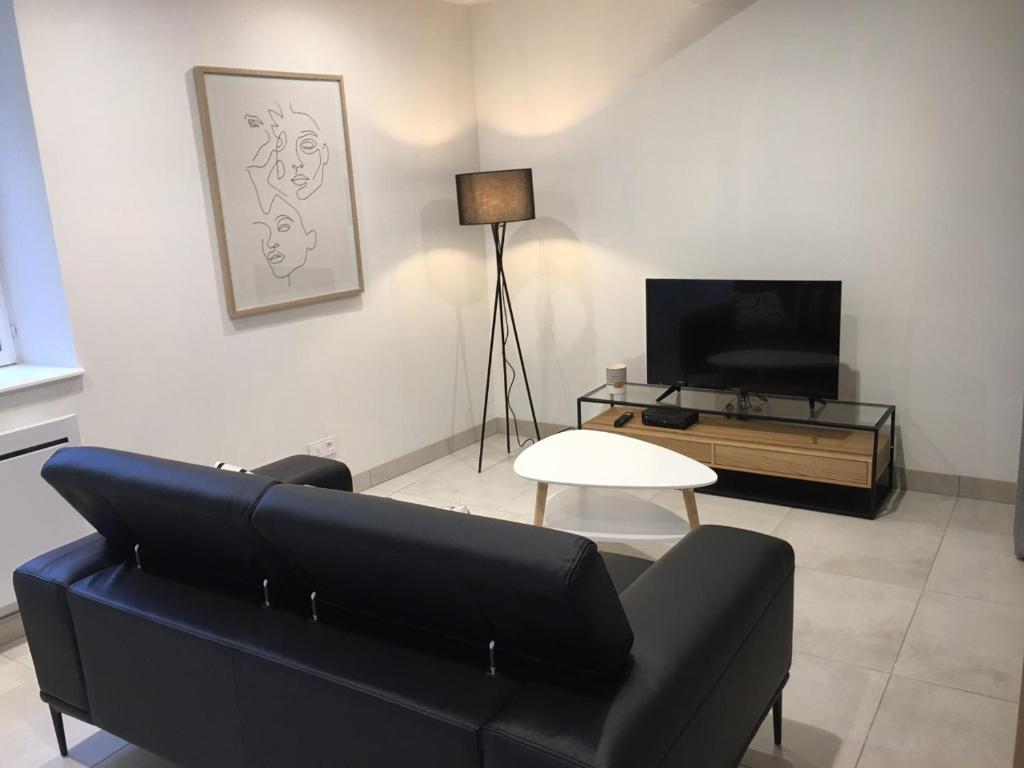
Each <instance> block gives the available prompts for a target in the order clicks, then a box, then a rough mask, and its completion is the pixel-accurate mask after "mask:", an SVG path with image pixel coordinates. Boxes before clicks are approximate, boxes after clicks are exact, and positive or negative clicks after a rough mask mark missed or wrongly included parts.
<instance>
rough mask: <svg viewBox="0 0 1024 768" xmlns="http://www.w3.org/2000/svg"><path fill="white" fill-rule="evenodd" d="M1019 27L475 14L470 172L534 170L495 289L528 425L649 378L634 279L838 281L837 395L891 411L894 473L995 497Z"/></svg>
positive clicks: (776, 11)
mask: <svg viewBox="0 0 1024 768" xmlns="http://www.w3.org/2000/svg"><path fill="white" fill-rule="evenodd" d="M1022 29H1024V3H1020V2H1007V1H1006V0H971V1H970V2H964V0H857V1H856V2H853V1H852V0H851V1H845V2H840V1H838V0H836V1H835V2H832V1H830V2H821V0H757V2H752V3H751V2H743V3H726V2H714V3H708V2H703V3H699V2H693V3H687V2H675V3H664V2H653V1H652V2H650V3H649V4H648V3H642V4H639V5H638V4H636V3H612V2H610V1H609V0H561V2H558V3H549V2H544V0H508V1H499V2H495V3H490V4H485V5H481V6H478V7H475V8H474V9H473V32H474V54H475V68H476V87H477V115H478V120H479V130H480V157H481V166H482V167H484V168H501V167H521V166H527V165H528V166H532V167H533V168H534V180H535V186H536V189H537V200H538V202H537V209H538V217H539V218H538V219H537V220H536V221H534V222H528V223H524V224H521V225H517V226H516V227H515V229H514V230H513V229H512V228H510V230H509V245H508V247H507V256H506V268H507V272H508V275H509V283H510V287H511V290H512V293H513V299H514V301H515V306H516V310H517V319H518V320H519V323H520V331H521V333H522V334H523V336H524V346H525V348H526V350H527V355H528V359H527V363H528V365H530V367H531V372H532V373H533V378H532V379H531V384H533V383H534V382H536V384H535V391H534V397H535V400H536V401H537V402H538V404H539V410H540V412H539V413H538V416H539V417H540V418H542V419H544V420H550V421H562V422H568V421H571V420H573V419H574V418H575V414H574V411H573V400H574V398H575V397H576V395H577V394H579V393H580V392H582V391H584V390H585V389H587V388H589V387H592V386H594V385H596V384H597V383H598V382H599V381H600V380H601V376H602V370H603V366H604V365H605V364H606V363H608V362H614V361H619V360H625V361H627V362H628V363H629V364H630V367H631V369H632V376H633V377H635V378H640V379H641V380H642V378H643V374H644V372H645V370H646V362H645V360H644V356H643V350H644V325H643V322H644V321H643V280H644V278H645V277H723V278H743V277H745V278H808V279H813V278H820V279H826V278H827V279H840V280H842V281H843V288H844V295H843V303H844V317H843V335H842V352H841V354H842V360H843V362H844V364H845V366H847V370H845V371H844V374H843V382H842V392H841V394H843V395H846V396H853V397H858V398H860V399H863V400H868V401H876V402H892V403H895V404H896V405H897V406H898V418H899V422H900V424H901V430H902V437H903V446H902V461H901V463H903V464H904V465H905V466H907V467H909V468H911V469H917V470H925V471H931V472H941V473H948V474H954V475H965V476H972V477H982V478H991V479H999V480H1009V481H1012V480H1014V479H1015V470H1016V457H1017V447H1018V445H1019V442H1018V440H1019V434H1020V433H1019V430H1020V409H1021V393H1022V389H1024V342H1022V339H1024V302H1022V301H1021V299H1020V293H1021V290H1022V287H1024V257H1022V243H1024V211H1022V210H1021V201H1022V200H1024V88H1022V87H1021V83H1022V82H1024V36H1022V35H1021V30H1022ZM594 94H598V95H599V96H600V98H599V99H595V98H594Z"/></svg>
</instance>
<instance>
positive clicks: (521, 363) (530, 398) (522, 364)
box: [498, 264, 540, 442]
mask: <svg viewBox="0 0 1024 768" xmlns="http://www.w3.org/2000/svg"><path fill="white" fill-rule="evenodd" d="M498 279H499V280H500V281H501V284H502V287H503V290H502V295H503V296H504V297H505V302H506V303H507V304H508V318H509V320H510V321H511V325H512V335H513V336H514V337H515V340H516V351H517V352H518V353H519V369H520V370H521V371H522V372H523V384H524V385H525V386H526V399H527V400H528V401H529V403H530V417H531V418H532V419H533V431H534V432H535V433H536V435H537V442H540V427H539V426H537V412H536V411H535V410H534V408H533V394H532V393H531V392H530V379H529V378H528V377H527V375H526V361H525V360H523V348H522V346H521V345H520V344H519V329H518V328H516V316H515V313H514V312H513V311H512V297H511V296H509V295H508V282H507V281H506V280H505V270H504V268H502V267H501V266H500V264H499V269H498Z"/></svg>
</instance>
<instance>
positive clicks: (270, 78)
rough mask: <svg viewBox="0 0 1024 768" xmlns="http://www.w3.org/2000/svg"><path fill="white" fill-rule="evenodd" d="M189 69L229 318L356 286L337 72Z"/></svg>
mask: <svg viewBox="0 0 1024 768" xmlns="http://www.w3.org/2000/svg"><path fill="white" fill-rule="evenodd" d="M193 72H194V77H195V86H196V98H197V101H198V106H199V118H200V122H201V127H202V133H203V147H204V150H205V154H206V167H207V171H208V174H209V180H210V198H211V201H212V204H213V215H214V219H215V222H216V228H217V242H218V247H219V249H220V262H221V269H222V274H223V277H224V293H225V299H226V303H227V310H228V314H229V315H230V317H232V318H242V317H248V316H250V315H256V314H261V313H264V312H272V311H275V310H279V309H286V308H289V307H300V306H305V305H309V304H315V303H319V302H323V301H334V300H336V299H344V298H348V297H351V296H356V295H358V294H360V293H362V292H363V290H364V285H363V267H362V252H361V248H360V243H359V219H358V216H357V212H356V194H355V181H354V178H353V173H352V153H351V144H350V137H349V129H348V111H347V108H346V105H345V84H344V80H343V78H342V76H341V75H317V74H307V73H298V72H275V71H268V70H249V69H232V68H225V67H206V66H197V67H195V68H194V69H193ZM342 144H343V145H344V152H342V147H341V146H339V145H342Z"/></svg>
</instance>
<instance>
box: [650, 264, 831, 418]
mask: <svg viewBox="0 0 1024 768" xmlns="http://www.w3.org/2000/svg"><path fill="white" fill-rule="evenodd" d="M841 299H842V283H840V282H839V281H827V280H807V281H804V280H654V279H650V280H648V281H647V380H648V381H649V382H650V383H652V384H666V385H669V384H676V383H682V384H685V385H686V386H689V387H704V388H707V389H739V390H741V391H743V392H749V393H755V394H779V395H795V396H798V397H813V398H818V399H835V398H836V397H837V395H838V388H839V322H840V312H841Z"/></svg>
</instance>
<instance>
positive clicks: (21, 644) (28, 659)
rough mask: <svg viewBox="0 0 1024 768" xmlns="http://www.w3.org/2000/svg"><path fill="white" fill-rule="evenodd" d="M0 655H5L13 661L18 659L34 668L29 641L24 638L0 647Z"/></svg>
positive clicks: (20, 662) (19, 661)
mask: <svg viewBox="0 0 1024 768" xmlns="http://www.w3.org/2000/svg"><path fill="white" fill-rule="evenodd" d="M0 656H4V657H6V658H8V659H10V660H11V661H16V662H18V663H19V664H23V665H25V666H26V667H28V668H29V669H32V654H31V653H30V652H29V650H28V643H27V642H25V639H24V638H22V639H21V640H18V641H17V642H14V643H11V644H10V645H8V646H5V647H4V648H0Z"/></svg>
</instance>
